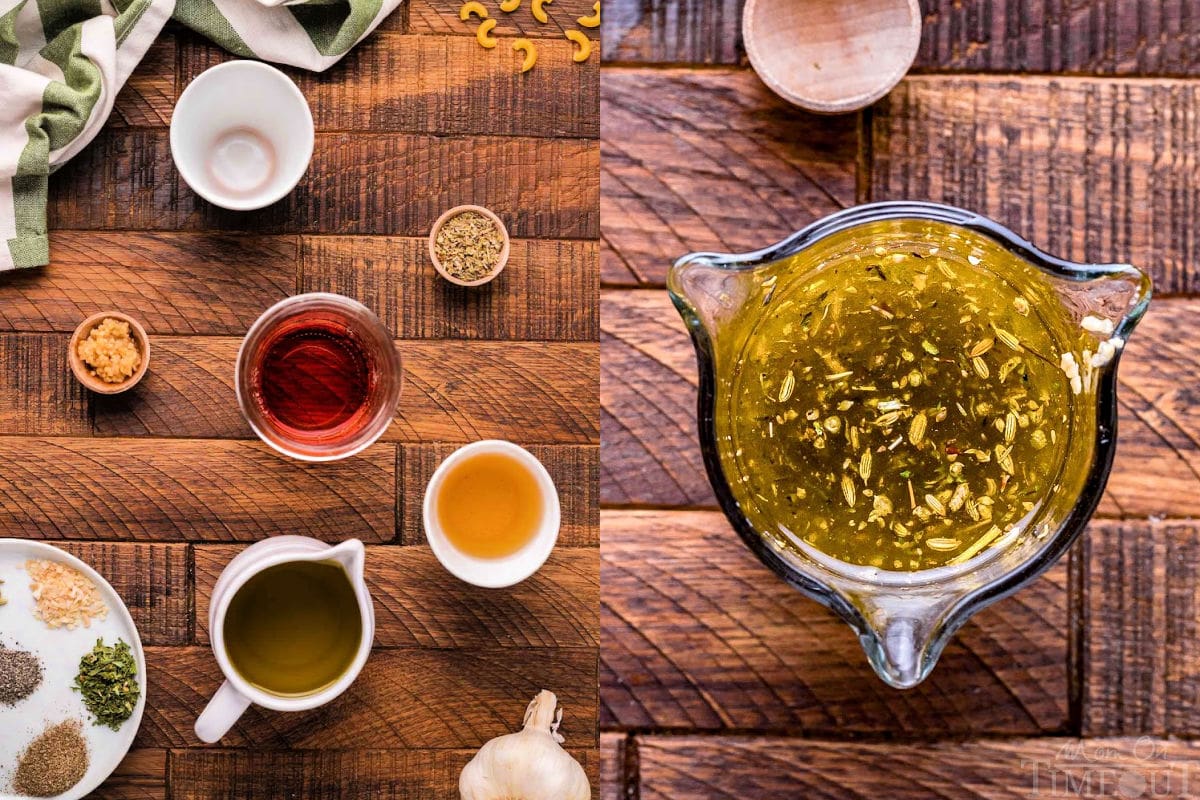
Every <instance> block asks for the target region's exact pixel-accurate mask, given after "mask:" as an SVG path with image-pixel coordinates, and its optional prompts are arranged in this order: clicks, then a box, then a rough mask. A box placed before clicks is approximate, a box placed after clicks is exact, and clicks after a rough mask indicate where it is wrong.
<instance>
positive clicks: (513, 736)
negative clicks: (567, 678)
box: [458, 689, 592, 800]
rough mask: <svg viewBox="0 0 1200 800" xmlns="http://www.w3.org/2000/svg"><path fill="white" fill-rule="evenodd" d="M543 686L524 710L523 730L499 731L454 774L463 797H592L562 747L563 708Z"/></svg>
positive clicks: (522, 799)
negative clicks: (499, 733)
mask: <svg viewBox="0 0 1200 800" xmlns="http://www.w3.org/2000/svg"><path fill="white" fill-rule="evenodd" d="M557 707H558V698H557V697H555V696H554V693H553V692H548V691H546V690H545V689H543V690H542V691H540V692H538V695H537V697H535V698H533V701H532V702H531V703H530V704H529V707H528V708H526V709H525V722H524V727H523V728H522V730H520V731H517V732H516V733H510V734H507V735H505V736H497V737H496V738H495V739H492V740H491V741H490V742H488V743H487V744H485V745H484V746H483V747H481V748H480V749H479V752H478V753H476V754H475V757H474V758H472V759H471V761H470V763H468V764H467V766H465V767H463V771H462V775H460V776H459V778H458V793H459V796H460V797H461V798H462V800H591V797H592V787H591V784H589V783H588V778H587V773H586V772H584V771H583V767H581V766H580V765H579V762H578V761H576V760H575V759H574V758H572V757H571V754H570V753H568V752H567V751H566V750H564V749H563V748H562V741H563V737H562V735H561V734H559V732H558V726H559V724H560V723H561V722H562V710H561V709H560V710H559V711H558V713H557V715H556V714H555V709H556V708H557Z"/></svg>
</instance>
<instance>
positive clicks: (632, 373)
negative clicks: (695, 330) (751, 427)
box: [600, 291, 716, 506]
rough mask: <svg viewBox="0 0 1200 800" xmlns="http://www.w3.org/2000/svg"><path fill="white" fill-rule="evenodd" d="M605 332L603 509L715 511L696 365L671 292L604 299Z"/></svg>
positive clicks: (602, 344) (614, 295)
mask: <svg viewBox="0 0 1200 800" xmlns="http://www.w3.org/2000/svg"><path fill="white" fill-rule="evenodd" d="M672 317H673V318H672ZM600 327H601V337H600V347H601V352H602V354H603V357H602V358H601V359H600V435H601V438H602V439H603V441H604V458H603V459H602V460H601V463H600V500H601V502H602V503H606V504H610V505H630V504H632V505H640V504H651V505H679V506H684V505H715V504H716V501H715V500H714V499H713V497H712V489H711V488H710V487H709V483H708V478H707V477H706V475H705V474H704V464H703V461H702V459H701V456H700V444H699V441H698V439H697V435H696V389H697V386H698V384H699V380H698V377H697V375H696V359H695V355H694V351H693V350H692V345H691V342H690V341H689V339H688V337H687V334H686V333H685V332H684V328H683V322H682V320H680V319H679V315H678V314H677V313H676V312H675V310H674V306H672V305H671V301H670V298H669V297H668V296H667V293H666V292H663V291H653V292H649V291H641V292H632V291H621V292H616V291H609V292H603V293H602V294H601V296H600Z"/></svg>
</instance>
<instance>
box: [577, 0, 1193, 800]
mask: <svg viewBox="0 0 1200 800" xmlns="http://www.w3.org/2000/svg"><path fill="white" fill-rule="evenodd" d="M922 6H923V8H924V12H925V27H924V42H923V45H922V47H921V51H920V56H919V58H918V63H917V66H916V68H915V70H914V73H913V74H912V75H911V76H910V77H909V78H908V79H907V80H905V81H904V82H903V83H902V84H901V85H900V86H899V88H897V89H896V90H895V91H894V92H893V93H892V94H891V96H890V97H888V98H886V99H884V100H883V101H881V102H880V103H879V104H877V105H876V106H875V107H873V108H871V109H869V110H867V111H866V112H864V113H862V114H858V115H852V116H843V117H831V118H830V117H826V118H821V117H815V116H811V115H808V114H805V113H803V112H800V111H798V110H796V109H794V108H792V107H790V106H788V105H786V104H785V103H783V102H782V101H780V100H778V99H777V98H776V97H774V96H773V95H772V94H771V93H770V92H769V91H767V90H766V89H765V88H763V87H762V85H761V84H760V83H759V81H758V80H757V79H756V77H755V75H754V73H753V72H752V71H750V70H749V69H748V68H747V66H746V62H745V58H744V55H743V51H742V49H741V46H740V42H739V33H738V31H739V25H740V14H741V9H740V3H739V2H738V0H608V2H607V4H606V6H605V9H604V28H603V30H604V41H605V55H606V58H607V59H610V60H609V61H608V63H606V64H605V67H604V69H603V70H602V86H603V88H602V104H601V107H602V119H603V131H602V140H601V141H602V144H601V147H602V152H603V158H602V177H601V195H602V198H601V213H602V218H603V226H602V239H603V245H602V251H601V274H602V292H601V308H602V311H601V341H602V344H601V354H602V355H601V370H602V378H601V433H602V439H603V454H602V459H601V501H602V504H603V506H604V510H603V511H602V518H601V523H602V531H603V534H602V536H603V540H604V543H603V547H602V552H601V582H602V586H603V591H602V598H601V599H602V606H601V625H602V655H601V678H600V679H601V698H602V699H601V724H602V728H603V730H604V733H603V734H602V738H601V746H602V753H603V764H602V769H601V772H602V775H603V776H604V779H605V789H604V797H605V798H606V800H616V798H641V800H658V799H659V798H662V799H663V800H667V799H668V798H739V800H742V799H745V798H768V797H770V798H781V797H812V796H820V797H826V798H835V797H836V798H843V797H844V798H859V797H905V798H908V797H912V798H918V797H930V796H938V797H947V798H1001V797H1003V798H1010V797H1120V798H1134V797H1143V796H1145V797H1150V796H1154V797H1172V798H1174V797H1184V796H1197V793H1200V745H1198V744H1197V743H1196V742H1195V741H1193V739H1194V737H1197V736H1198V735H1200V713H1198V712H1197V700H1198V699H1200V525H1197V523H1195V522H1194V521H1192V519H1191V518H1192V517H1195V516H1197V515H1200V411H1197V409H1198V408H1200V406H1198V405H1197V402H1198V401H1200V395H1198V394H1197V392H1198V384H1197V379H1198V376H1200V350H1198V349H1197V347H1196V344H1195V337H1194V336H1192V332H1194V331H1196V330H1197V329H1200V232H1198V230H1197V227H1196V226H1197V218H1198V213H1200V2H1197V0H1172V1H1171V2H1163V3H1158V2H1137V1H1136V0H1072V2H1037V1H1036V0H1031V1H1028V2H1026V1H1025V0H1022V1H1021V2H1017V0H1007V1H1006V0H922ZM897 198H912V199H932V200H942V201H946V202H950V203H954V204H958V205H962V206H965V207H967V208H970V209H974V210H976V211H979V212H982V213H984V214H987V215H989V216H991V217H994V218H996V219H998V220H1001V221H1003V222H1005V223H1007V224H1008V225H1010V226H1012V227H1013V228H1014V229H1015V230H1017V231H1019V232H1021V233H1023V234H1025V235H1026V236H1028V237H1029V238H1031V239H1033V241H1035V242H1037V243H1039V244H1041V245H1042V246H1044V247H1045V248H1047V249H1048V250H1050V251H1051V252H1054V253H1056V254H1058V255H1062V256H1066V257H1070V258H1075V259H1086V260H1098V261H1113V260H1118V261H1123V260H1127V261H1130V262H1132V263H1134V264H1137V265H1139V266H1140V267H1142V268H1143V269H1145V270H1148V271H1149V272H1150V273H1151V274H1152V275H1153V276H1154V280H1155V283H1156V294H1157V297H1156V299H1155V301H1154V304H1153V306H1152V307H1151V310H1150V313H1149V314H1148V316H1147V317H1146V319H1145V321H1144V323H1143V324H1142V326H1141V328H1140V329H1139V330H1138V331H1137V332H1136V334H1135V336H1134V338H1133V340H1132V342H1131V343H1130V345H1129V347H1128V349H1127V352H1126V355H1125V358H1124V360H1123V361H1122V364H1121V373H1120V374H1121V385H1120V418H1121V420H1120V425H1121V429H1120V445H1119V450H1118V455H1117V460H1116V465H1115V467H1114V469H1113V472H1112V478H1111V480H1110V483H1109V490H1108V493H1107V495H1106V497H1105V500H1104V503H1103V505H1102V507H1101V509H1100V513H1099V514H1098V518H1097V520H1096V521H1095V522H1094V523H1093V524H1092V525H1091V526H1090V528H1089V530H1088V532H1087V533H1086V535H1085V536H1084V538H1083V539H1082V541H1081V542H1080V543H1079V545H1078V546H1077V547H1076V548H1075V549H1074V551H1073V552H1072V553H1071V555H1070V557H1069V558H1068V559H1064V561H1063V562H1062V563H1061V564H1059V565H1058V566H1057V567H1056V568H1054V569H1053V570H1051V571H1050V572H1049V574H1047V575H1046V576H1045V577H1043V578H1042V579H1040V580H1038V581H1037V582H1035V583H1034V584H1033V585H1031V586H1029V587H1027V588H1026V589H1024V590H1023V591H1021V592H1020V593H1019V594H1017V595H1016V596H1014V597H1012V598H1010V599H1008V600H1005V601H1003V602H1001V603H999V604H998V605H996V606H994V607H992V608H991V609H989V610H987V611H985V612H984V613H981V614H979V615H978V616H977V617H975V618H974V620H973V621H972V622H971V623H969V624H968V625H967V626H966V628H964V629H963V631H962V632H961V633H960V634H959V635H958V636H957V638H956V639H955V640H954V642H953V643H952V644H951V645H950V646H949V647H948V648H947V650H946V653H945V655H944V656H943V658H942V660H941V663H940V664H939V665H938V667H937V668H936V670H935V671H934V673H933V676H932V677H931V678H930V679H929V680H928V681H927V682H926V683H924V684H923V685H922V686H921V687H919V688H918V689H916V690H914V691H909V692H898V691H894V690H892V689H889V688H887V687H886V686H885V685H884V684H883V683H881V682H880V681H879V680H878V679H877V678H876V677H875V676H874V675H873V674H872V673H871V672H870V670H869V669H868V668H867V664H866V661H865V658H864V656H863V654H862V652H861V650H860V648H859V645H858V643H857V641H856V640H855V638H854V637H853V635H852V633H851V631H850V629H849V628H847V627H846V626H844V625H843V624H842V623H840V622H838V621H836V620H835V619H834V618H833V617H832V616H831V615H830V614H829V613H827V612H825V611H824V610H823V609H822V608H820V607H819V606H817V605H816V604H815V603H812V602H810V601H807V600H804V599H802V598H801V597H800V596H799V595H798V594H797V593H795V592H793V591H791V590H789V589H788V588H786V587H785V586H784V585H783V584H782V582H781V581H779V580H778V579H776V578H775V577H774V576H773V575H772V574H771V573H770V572H769V571H768V570H767V569H766V568H765V567H762V566H760V564H759V563H758V561H757V560H756V559H755V558H754V557H753V556H752V555H751V554H750V553H749V551H748V550H747V549H746V548H745V547H743V546H742V545H741V543H740V542H739V541H738V540H737V539H736V537H735V536H734V535H733V533H732V532H731V530H730V528H729V526H728V525H727V524H726V522H725V519H724V517H723V516H722V515H721V514H720V513H719V512H718V511H716V510H714V508H715V504H714V501H713V499H712V497H711V495H710V492H709V488H708V483H707V481H706V479H705V477H704V474H703V468H702V465H701V460H700V454H699V450H698V445H697V442H696V436H695V430H694V421H693V420H694V402H695V389H696V374H695V366H694V361H693V357H692V351H691V346H690V344H689V343H688V340H687V338H686V335H685V333H684V330H683V326H682V324H681V322H680V320H679V318H678V316H677V314H676V313H675V311H674V310H673V308H672V306H671V304H670V302H669V301H668V298H667V295H666V293H665V292H664V291H663V289H662V286H663V280H664V276H665V272H666V269H667V267H668V266H669V265H670V264H671V262H672V261H673V260H674V259H675V258H676V257H678V256H680V255H682V254H684V253H686V252H689V251H692V250H701V249H702V250H720V251H740V250H745V249H750V248H757V247H760V246H763V245H766V244H768V243H771V242H774V241H776V240H777V239H779V238H781V237H782V236H783V235H785V234H787V233H790V232H792V231H793V230H795V229H797V228H799V227H801V226H803V225H806V224H808V223H809V222H812V221H813V220H814V219H816V218H818V217H820V216H822V215H825V214H827V213H829V212H832V211H835V210H837V209H839V208H843V207H846V206H849V205H852V204H854V203H858V202H864V201H869V200H883V199H897ZM1142 737H1145V738H1142Z"/></svg>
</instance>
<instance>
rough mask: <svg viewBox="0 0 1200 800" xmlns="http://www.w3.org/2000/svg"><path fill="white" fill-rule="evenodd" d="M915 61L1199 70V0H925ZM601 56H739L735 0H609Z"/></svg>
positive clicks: (698, 60) (1146, 71) (980, 67)
mask: <svg viewBox="0 0 1200 800" xmlns="http://www.w3.org/2000/svg"><path fill="white" fill-rule="evenodd" d="M921 7H922V9H923V11H924V25H923V28H922V36H921V49H920V51H919V53H918V54H917V60H916V64H915V65H914V68H915V69H917V70H930V71H942V72H944V71H970V72H1067V73H1098V74H1106V75H1107V74H1118V75H1196V74H1200V60H1198V59H1197V57H1196V50H1197V47H1196V45H1197V41H1196V40H1197V34H1196V31H1195V25H1194V24H1193V21H1194V20H1195V18H1196V16H1197V15H1198V14H1200V4H1198V3H1197V2H1196V0H1179V2H1170V3H1136V2H1116V3H1114V2H1109V0H1078V1H1077V2H1072V3H1070V5H1069V7H1066V8H1064V7H1063V6H1062V4H1055V3H1028V2H1019V0H985V1H984V2H974V3H964V2H961V0H925V1H924V2H922V3H921ZM604 13H605V22H604V39H605V44H606V45H607V47H606V50H605V56H606V60H610V61H615V62H621V63H639V64H650V63H658V64H662V63H679V64H684V63H687V64H737V63H744V60H745V52H744V50H743V48H742V42H741V23H742V2H741V0H608V3H607V4H606V7H605V9H604Z"/></svg>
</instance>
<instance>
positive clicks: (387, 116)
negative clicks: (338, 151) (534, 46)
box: [180, 6, 600, 139]
mask: <svg viewBox="0 0 1200 800" xmlns="http://www.w3.org/2000/svg"><path fill="white" fill-rule="evenodd" d="M547 8H548V10H549V11H551V12H554V11H555V9H554V7H553V6H549V7H547ZM456 11H457V9H456ZM528 16H529V12H528V10H524V14H522V13H521V12H517V13H516V14H513V15H511V16H510V15H507V14H502V13H500V12H499V11H498V10H497V11H496V13H495V14H494V17H495V18H496V19H497V20H500V21H502V22H508V20H509V19H511V18H512V17H518V18H520V17H528ZM559 16H560V17H561V14H560V15H559ZM454 21H455V23H457V24H456V25H455V32H458V33H462V34H465V35H463V36H404V35H397V34H394V33H379V34H377V35H375V36H372V37H370V38H368V39H367V40H366V41H364V42H363V43H362V44H360V45H358V46H357V47H355V48H354V49H353V50H351V51H350V52H349V53H348V54H347V55H346V57H345V58H343V59H342V60H341V62H339V63H338V65H337V66H336V67H333V68H332V69H330V70H329V71H327V72H324V73H319V74H318V73H312V72H308V71H305V70H299V69H290V68H289V69H286V70H285V72H287V74H288V76H289V77H291V78H292V79H293V80H294V81H296V83H297V85H298V86H299V87H300V90H301V91H302V92H304V95H305V97H306V98H307V99H308V104H309V107H310V108H311V109H312V113H313V123H314V124H315V125H316V128H317V130H319V131H356V132H357V131H375V132H380V131H404V132H409V133H434V134H486V135H507V136H568V137H582V138H593V139H594V138H596V137H598V136H599V135H600V117H599V116H598V115H597V113H596V105H597V103H599V101H600V100H599V98H600V59H599V56H598V55H596V56H594V57H593V58H591V59H589V60H588V61H587V62H585V63H583V64H576V63H575V62H574V61H573V60H572V59H571V54H572V52H573V50H574V48H575V45H574V44H572V43H571V42H570V41H568V40H567V39H566V38H564V37H563V36H562V34H561V32H560V31H559V29H558V27H557V25H556V26H554V31H553V33H554V36H555V37H556V38H554V39H549V40H546V41H541V42H539V43H538V62H537V67H536V68H535V69H533V70H531V71H530V72H528V73H525V74H521V73H520V72H519V71H518V68H519V66H520V63H521V55H520V54H519V53H514V52H513V51H512V48H511V46H510V42H509V40H508V39H507V38H506V39H504V41H503V42H502V43H501V44H500V45H499V46H497V47H496V48H494V49H491V50H488V49H485V48H483V47H480V46H479V43H478V42H476V41H475V39H474V33H475V25H469V24H467V23H465V22H461V21H459V20H458V17H457V15H456V16H455V18H454ZM529 22H530V23H533V22H534V21H533V20H532V18H530V19H529ZM505 27H506V28H508V30H501V29H500V27H499V26H497V28H496V29H495V31H493V33H494V34H495V35H498V36H502V37H506V36H507V35H508V34H509V33H513V32H515V30H514V29H513V27H512V26H511V25H506V26H505ZM539 27H540V26H539ZM548 27H549V26H548ZM233 58H234V56H232V55H230V54H228V53H226V52H225V51H224V50H221V49H220V48H218V47H217V46H216V45H213V44H210V43H209V42H207V41H206V40H203V39H201V38H199V37H197V36H191V37H188V38H187V39H186V40H185V41H184V42H183V43H182V45H181V47H180V76H181V78H180V80H181V83H182V84H183V85H186V84H187V83H188V82H190V81H191V80H192V79H193V78H195V77H196V76H197V75H199V74H200V73H201V72H203V71H204V70H206V69H208V68H210V67H213V66H215V65H217V64H220V63H223V62H225V61H229V60H232V59H233Z"/></svg>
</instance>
